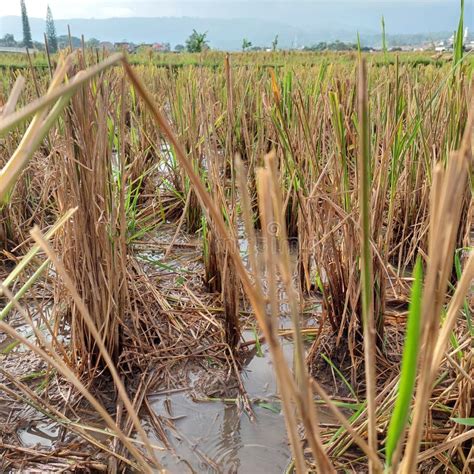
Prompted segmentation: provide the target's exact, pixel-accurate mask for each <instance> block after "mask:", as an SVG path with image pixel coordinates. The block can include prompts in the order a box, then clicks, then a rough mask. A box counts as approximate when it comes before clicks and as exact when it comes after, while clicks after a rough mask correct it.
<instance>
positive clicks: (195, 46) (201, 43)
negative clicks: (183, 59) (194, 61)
mask: <svg viewBox="0 0 474 474" xmlns="http://www.w3.org/2000/svg"><path fill="white" fill-rule="evenodd" d="M206 37H207V31H206V32H205V33H198V32H197V31H196V30H193V32H192V33H191V35H190V36H189V38H188V39H187V40H186V49H187V50H188V52H189V53H200V52H201V51H203V50H204V49H207V48H208V47H209V46H208V44H207V39H206Z"/></svg>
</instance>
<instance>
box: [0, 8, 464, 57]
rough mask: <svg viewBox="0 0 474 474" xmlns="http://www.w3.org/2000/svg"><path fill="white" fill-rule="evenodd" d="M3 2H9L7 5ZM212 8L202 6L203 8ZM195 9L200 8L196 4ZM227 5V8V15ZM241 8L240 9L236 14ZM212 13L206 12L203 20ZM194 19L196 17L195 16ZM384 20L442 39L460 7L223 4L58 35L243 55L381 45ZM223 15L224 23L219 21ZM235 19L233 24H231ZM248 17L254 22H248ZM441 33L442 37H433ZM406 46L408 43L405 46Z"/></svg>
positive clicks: (38, 32) (74, 26)
mask: <svg viewBox="0 0 474 474" xmlns="http://www.w3.org/2000/svg"><path fill="white" fill-rule="evenodd" d="M3 1H4V0H3ZM207 3H210V2H203V5H205V4H207ZM194 5H196V4H194ZM224 5H227V7H226V9H225V8H224ZM238 5H240V8H237V7H238ZM209 11H210V8H207V9H206V8H204V7H203V14H204V13H208V12H209ZM193 13H194V12H193ZM382 14H383V15H384V17H385V23H386V29H387V33H388V34H389V35H414V34H420V33H421V34H423V35H424V37H425V38H426V39H429V38H433V39H435V38H437V37H439V36H440V35H439V33H440V32H443V34H448V35H450V34H452V32H453V31H454V29H455V28H456V26H457V22H458V18H459V5H458V2H457V1H453V0H450V1H448V0H413V1H410V2H403V1H400V0H399V1H398V2H395V1H382V0H381V1H378V2H374V1H358V2H354V1H352V2H349V1H340V0H334V1H333V2H322V3H321V2H295V3H294V4H293V5H292V4H290V3H289V2H272V3H268V2H240V3H239V2H232V3H227V2H222V4H220V5H218V4H216V7H215V10H213V14H212V15H210V17H200V16H199V15H198V16H195V17H160V18H138V17H133V18H109V19H69V20H56V29H57V32H58V35H61V34H66V33H67V25H68V24H69V25H70V26H71V31H72V34H73V35H75V36H80V35H81V34H84V36H85V37H86V39H88V38H92V37H94V38H98V39H100V40H103V41H122V40H127V41H133V42H135V43H141V42H144V43H151V42H169V43H171V44H172V45H176V44H178V43H181V44H183V43H184V42H185V40H186V38H187V37H188V36H189V34H190V33H191V32H192V30H193V29H196V30H198V31H207V32H208V39H209V41H210V44H211V47H214V48H219V49H229V50H233V49H239V48H240V46H241V44H242V39H243V38H244V37H245V38H248V39H249V40H250V41H252V43H253V44H254V45H259V46H268V45H270V44H271V42H272V40H273V38H274V37H275V35H276V34H278V38H279V46H281V47H284V48H285V47H290V46H302V45H311V44H314V43H317V42H319V41H334V40H336V39H338V40H341V41H352V42H354V41H355V38H356V33H357V31H359V32H360V33H361V37H362V39H363V40H364V41H365V44H369V45H374V44H375V45H377V44H379V43H380V20H381V16H382ZM216 15H222V17H221V18H217V17H215V16H216ZM230 15H234V17H233V18H229V16H230ZM246 16H251V18H248V17H246ZM465 18H466V19H465V21H466V26H468V27H469V28H471V29H472V27H473V11H472V1H469V0H468V1H467V2H466V14H465ZM30 25H31V30H32V34H33V38H34V39H36V40H39V41H42V39H43V32H44V30H45V25H44V20H42V19H39V18H30ZM6 33H13V34H14V35H15V38H17V39H21V37H22V30H21V20H20V17H16V16H6V17H0V37H1V36H3V35H5V34H6ZM434 33H437V34H434ZM402 42H403V41H402Z"/></svg>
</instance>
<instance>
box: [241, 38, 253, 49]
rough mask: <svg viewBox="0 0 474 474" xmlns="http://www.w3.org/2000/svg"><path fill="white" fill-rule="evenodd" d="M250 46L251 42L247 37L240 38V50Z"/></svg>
mask: <svg viewBox="0 0 474 474" xmlns="http://www.w3.org/2000/svg"><path fill="white" fill-rule="evenodd" d="M251 47H252V42H251V41H249V40H248V39H247V38H244V39H243V40H242V51H247V49H249V48H251Z"/></svg>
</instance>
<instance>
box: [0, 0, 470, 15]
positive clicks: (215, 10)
mask: <svg viewBox="0 0 474 474" xmlns="http://www.w3.org/2000/svg"><path fill="white" fill-rule="evenodd" d="M416 1H417V3H423V2H426V3H427V4H428V3H429V4H430V8H433V4H434V3H436V0H416ZM440 1H441V0H440ZM442 1H443V3H445V4H446V3H447V2H449V3H452V4H453V8H459V0H442ZM472 1H473V0H466V4H469V3H472ZM333 2H334V3H339V4H341V3H344V2H347V3H351V4H352V5H357V4H358V3H360V4H362V3H363V4H365V5H366V4H367V3H374V4H377V5H380V4H381V3H390V4H392V5H394V4H400V8H404V6H405V7H406V5H407V4H410V3H412V2H413V0H364V1H359V0H343V1H341V0H333ZM317 3H325V4H328V3H329V2H328V0H306V1H298V0H293V1H292V2H289V1H288V0H276V1H275V0H257V1H256V0H240V1H235V0H219V1H214V2H211V1H202V0H187V1H180V0H175V1H173V0H167V1H163V0H155V1H153V0H133V1H131V0H80V1H77V0H26V7H27V10H28V15H29V16H30V17H36V18H44V17H45V16H46V6H47V5H48V4H49V6H50V7H51V10H52V12H53V17H54V18H56V19H61V18H112V17H131V16H139V17H147V16H148V17H150V16H155V17H156V16H202V17H205V16H207V17H223V18H225V17H234V16H239V17H242V16H248V17H251V16H255V15H258V16H264V15H265V11H266V10H267V9H271V10H273V9H274V8H277V9H278V8H281V9H286V8H288V7H289V6H291V7H292V8H298V6H301V7H304V6H306V7H308V5H315V4H317ZM0 4H1V5H0V16H6V15H19V14H20V2H19V0H0ZM278 4H280V5H278Z"/></svg>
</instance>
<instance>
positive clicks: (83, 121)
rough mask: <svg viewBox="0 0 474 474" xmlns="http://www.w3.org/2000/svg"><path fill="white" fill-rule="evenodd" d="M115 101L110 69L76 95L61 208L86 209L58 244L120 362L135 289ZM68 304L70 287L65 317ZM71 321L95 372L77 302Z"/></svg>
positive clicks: (61, 303) (61, 172) (59, 162)
mask: <svg viewBox="0 0 474 474" xmlns="http://www.w3.org/2000/svg"><path fill="white" fill-rule="evenodd" d="M106 83H108V84H107V85H106ZM119 90H120V89H119ZM119 97H120V94H119ZM115 100H117V82H116V81H114V79H113V78H112V77H110V76H108V75H107V74H103V75H100V76H98V77H96V78H95V79H94V85H93V86H92V85H90V86H86V87H84V88H82V89H81V90H80V91H78V93H77V94H76V95H75V96H74V97H73V98H72V100H71V106H70V108H69V110H68V115H67V119H66V122H65V126H64V134H65V136H64V139H63V140H64V148H63V149H62V153H61V154H60V155H58V156H57V159H56V163H55V166H56V168H57V178H56V179H57V181H58V183H59V186H58V188H57V200H58V202H59V203H60V211H61V212H63V210H64V209H68V208H70V207H78V212H77V213H76V215H75V216H74V217H73V218H72V219H71V220H70V221H69V222H68V223H67V224H66V226H65V228H64V232H63V233H62V235H61V238H60V240H59V242H58V245H59V248H60V251H61V254H62V260H63V262H64V265H65V268H66V271H67V272H68V274H69V275H70V276H71V278H72V281H73V284H74V287H75V288H77V290H78V292H79V294H80V295H81V297H82V299H83V301H84V303H85V305H86V307H87V308H88V310H89V312H90V314H91V316H92V318H93V320H94V324H95V326H96V327H97V329H98V330H99V333H100V334H101V337H102V338H103V340H104V343H105V346H106V347H107V350H108V352H109V353H110V354H111V356H112V360H114V361H115V362H117V361H118V357H119V354H120V335H119V334H120V331H119V328H120V325H121V324H123V322H124V320H125V313H126V304H127V298H128V296H127V293H128V292H127V278H126V238H127V235H126V229H127V223H126V221H125V219H126V215H125V201H124V188H125V183H123V182H121V181H118V180H120V179H121V177H122V178H123V176H124V170H123V162H124V158H123V156H122V154H121V153H120V152H121V151H122V150H121V149H119V150H118V151H117V154H118V157H117V158H116V160H114V157H113V150H112V144H113V142H114V140H113V138H114V137H115V133H116V132H115V127H110V126H109V125H108V122H110V123H112V124H115V126H117V128H119V118H118V117H117V116H116V114H115V110H116V109H115V107H113V104H114V101H115ZM119 138H121V137H119ZM114 161H115V164H114ZM114 166H115V167H116V169H115V170H114ZM119 171H122V172H121V173H119ZM65 301H66V298H65V295H64V291H62V290H61V289H60V288H58V292H57V294H56V311H57V312H58V315H59V314H61V313H64V311H65V310H67V307H65ZM70 325H71V331H72V343H73V354H74V357H75V359H76V360H77V361H78V362H79V368H80V370H81V371H82V370H84V369H87V370H93V369H94V368H95V367H96V365H97V363H98V362H99V361H100V355H99V352H98V348H97V346H96V342H95V340H94V338H93V337H92V335H91V334H90V333H89V331H88V329H87V326H86V325H85V323H84V321H83V320H82V316H81V314H80V312H79V310H78V308H77V307H76V306H75V305H74V304H73V305H72V306H71V308H70Z"/></svg>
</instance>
